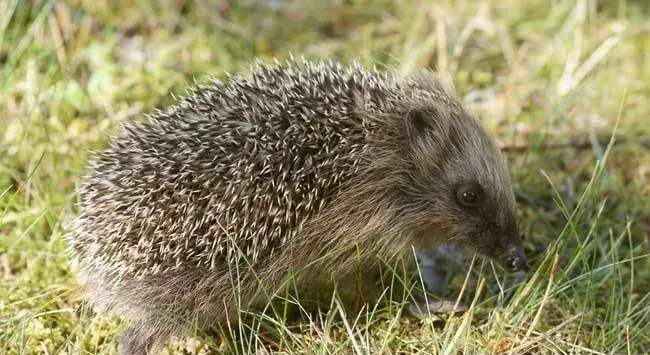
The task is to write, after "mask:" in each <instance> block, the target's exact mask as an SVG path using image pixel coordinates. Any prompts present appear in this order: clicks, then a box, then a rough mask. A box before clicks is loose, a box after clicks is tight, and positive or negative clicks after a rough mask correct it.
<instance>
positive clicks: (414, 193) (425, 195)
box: [406, 103, 525, 270]
mask: <svg viewBox="0 0 650 355" xmlns="http://www.w3.org/2000/svg"><path fill="white" fill-rule="evenodd" d="M444 107H446V106H443V105H437V104H435V103H433V104H431V105H429V106H425V107H422V108H418V109H415V110H411V111H410V112H409V113H408V114H407V120H406V124H407V137H408V141H409V154H410V156H411V159H410V162H411V164H412V168H411V169H409V174H410V176H409V179H408V180H409V181H410V183H409V185H410V187H409V191H408V192H407V193H408V194H409V197H408V198H407V199H406V200H407V201H408V202H407V203H408V204H409V207H408V209H409V210H410V211H417V212H416V214H417V217H415V216H414V218H416V219H418V221H415V223H416V224H417V225H418V226H419V230H418V233H416V235H417V237H416V238H418V239H419V240H417V241H416V244H419V245H421V246H423V247H426V244H427V243H433V240H432V238H435V240H436V241H437V242H440V241H442V242H446V243H450V244H455V245H458V246H461V247H466V248H470V249H473V250H474V251H476V252H478V253H479V254H481V255H484V256H486V257H488V258H490V259H493V260H495V261H498V262H499V263H501V264H502V265H504V266H506V267H508V268H511V269H515V270H516V269H519V268H520V267H522V266H523V265H524V263H525V255H524V252H523V248H522V246H521V238H520V236H519V233H518V231H517V225H516V218H515V214H516V211H515V208H516V206H515V199H514V193H513V189H512V185H511V181H510V177H509V174H508V170H507V167H506V163H505V160H504V159H503V156H502V154H501V152H500V150H499V149H498V147H497V146H496V144H495V143H494V141H493V140H492V139H491V138H490V137H489V135H488V134H487V132H485V130H484V129H483V127H481V125H480V123H479V122H478V121H476V120H475V119H474V118H472V117H470V116H469V115H467V114H466V113H465V112H463V111H462V110H457V111H456V112H451V111H448V110H446V109H445V108H444Z"/></svg>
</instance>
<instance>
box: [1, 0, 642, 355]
mask: <svg viewBox="0 0 650 355" xmlns="http://www.w3.org/2000/svg"><path fill="white" fill-rule="evenodd" d="M289 53H294V54H304V55H307V56H313V57H334V58H339V59H341V60H349V59H357V60H359V61H361V62H363V63H365V64H369V65H373V64H376V65H377V66H378V67H380V68H381V67H383V66H384V65H386V66H392V67H396V68H398V69H399V70H400V71H403V72H407V71H409V70H412V69H415V68H418V67H430V68H434V69H437V70H439V71H441V72H444V73H448V74H449V75H450V76H451V77H452V78H453V79H454V81H455V83H456V86H457V88H458V90H459V92H460V93H461V94H462V96H463V98H464V100H465V101H466V103H467V106H468V107H469V108H470V109H471V110H472V111H473V112H474V113H475V114H476V115H477V116H478V117H480V118H481V119H482V120H483V122H484V123H485V125H486V126H487V128H488V129H489V130H490V131H491V132H493V133H494V134H495V135H496V137H497V138H498V140H499V141H500V142H501V143H502V144H503V145H504V146H508V147H510V148H509V149H508V150H506V151H507V158H508V160H509V164H510V169H511V172H512V175H513V177H514V180H515V188H516V191H517V192H518V194H519V195H520V197H521V198H522V201H523V202H521V203H520V208H519V214H520V215H519V217H520V225H521V228H522V230H523V232H524V234H525V235H526V240H525V244H526V248H527V251H528V254H529V255H530V257H531V259H532V261H531V265H532V266H533V268H532V271H531V272H530V273H529V274H528V275H527V277H526V278H525V279H524V280H523V281H522V282H521V284H519V286H518V287H517V289H516V292H515V294H514V296H513V298H512V300H511V302H510V303H508V304H507V305H506V306H504V307H492V304H493V303H494V302H493V301H494V298H495V297H499V292H498V287H497V286H498V284H496V281H495V279H496V280H500V278H501V277H502V276H501V271H499V270H496V272H493V271H492V270H493V269H492V267H491V265H490V264H489V263H485V262H482V261H477V264H476V267H477V268H478V269H479V270H481V268H482V270H483V272H482V273H480V275H479V276H478V277H477V278H476V280H475V281H476V282H473V283H468V287H467V289H466V291H465V294H466V298H467V299H468V300H469V301H471V307H470V309H469V310H468V311H467V312H465V313H463V314H460V315H457V316H453V317H443V318H435V319H431V320H427V321H416V320H413V319H410V318H406V317H400V314H402V313H403V310H402V309H400V308H399V307H398V308H397V309H395V310H392V311H378V312H375V313H372V314H370V315H369V316H368V317H366V318H362V319H359V321H358V322H340V321H338V322H335V321H325V322H324V324H325V325H324V326H322V327H321V326H319V325H318V324H316V323H311V324H304V325H302V326H301V327H300V328H299V329H297V330H291V331H289V329H287V327H286V326H284V325H278V328H277V329H276V332H278V333H279V334H280V335H281V336H280V338H281V339H283V341H282V343H281V349H280V351H283V352H285V353H338V352H344V353H412V352H413V353H440V354H473V353H508V352H510V353H530V354H533V353H534V354H538V353H567V354H568V353H571V354H582V353H585V354H644V353H649V352H650V335H649V334H650V326H648V323H650V292H649V290H650V258H649V256H650V184H649V181H650V147H649V145H650V144H649V141H650V101H649V100H648V98H649V97H650V66H648V63H650V54H649V53H650V6H648V4H647V3H646V2H645V1H642V0H638V1H633V0H627V1H626V0H622V1H613V0H600V1H596V0H575V1H548V0H533V1H526V2H523V1H522V2H515V1H510V2H506V1H503V2H501V1H487V2H478V1H468V0H464V1H454V2H451V1H440V2H426V1H414V2H406V3H403V2H401V1H397V0H379V1H374V2H369V1H328V2H319V3H318V5H312V6H306V5H300V2H291V1H285V2H282V1H245V2H243V3H242V4H235V2H227V1H202V2H196V3H194V2H190V1H183V0H175V1H172V0H168V1H163V2H160V3H159V2H150V1H147V0H133V1H126V2H120V3H119V4H118V2H95V1H91V0H75V1H67V2H63V1H60V2H57V1H42V0H34V1H21V0H4V1H0V353H3V354H4V353H8V354H60V353H83V354H104V353H114V352H115V343H114V337H115V334H116V333H117V331H118V330H119V329H120V327H121V326H122V324H121V323H120V321H119V320H117V319H116V318H114V317H111V316H100V315H96V314H94V313H92V311H90V310H88V309H86V308H84V307H82V306H81V305H82V297H81V295H80V293H79V291H78V289H77V288H76V286H75V283H74V278H73V274H72V271H71V270H70V268H69V266H68V259H67V256H66V254H65V248H66V243H65V241H64V240H63V238H62V236H63V234H64V228H63V225H64V223H65V222H66V221H68V220H69V219H70V218H71V217H72V216H74V213H75V198H76V196H75V194H74V188H75V185H76V184H77V183H78V182H79V177H80V176H81V175H82V174H83V172H84V164H85V161H86V158H87V157H88V150H89V149H93V148H100V147H102V146H104V145H105V144H106V142H107V138H108V136H109V134H110V133H111V132H114V131H115V130H116V128H117V127H118V126H119V124H120V123H121V122H123V121H125V120H130V119H138V118H140V117H141V116H142V114H143V113H146V112H147V111H148V110H150V109H152V108H154V107H159V106H164V105H166V104H168V103H170V102H173V101H174V98H173V97H172V95H170V93H173V94H176V95H182V94H183V93H184V87H185V86H187V85H188V84H191V83H193V82H194V81H195V80H196V81H204V80H206V79H207V78H208V77H209V76H211V75H215V76H223V73H224V72H226V71H227V72H237V71H240V70H245V69H246V67H247V66H248V64H249V63H250V62H251V61H252V60H253V58H254V57H258V56H259V57H265V58H268V57H286V56H288V55H289ZM617 122H618V127H617V129H616V130H614V127H615V126H616V123H617ZM611 137H614V144H612V145H608V142H610V138H611ZM493 274H496V275H497V276H494V275H493ZM461 279H462V277H461ZM460 281H462V280H460ZM495 287H496V289H497V292H496V293H494V292H492V296H490V292H489V291H490V290H494V289H495ZM495 295H496V296H495ZM337 309H338V308H337V307H334V308H333V311H332V313H336V311H337ZM331 315H332V314H330V315H324V316H323V317H324V318H325V319H326V320H331V319H334V318H333V317H330V316H331ZM262 339H263V334H262V332H257V333H255V332H254V333H253V335H252V336H251V338H250V339H249V341H247V342H246V345H245V346H242V349H243V350H249V351H251V352H252V351H254V350H256V349H259V348H261V346H262V345H261V344H262V343H263V342H262V341H261V340H262ZM207 343H208V345H210V344H212V345H216V344H215V343H216V340H210V339H208V341H207ZM205 347H206V346H204V345H201V344H199V343H196V342H182V343H177V344H175V345H173V346H172V347H171V348H170V351H175V350H179V349H181V348H189V349H193V350H197V349H204V350H205ZM202 351H203V350H202ZM218 351H220V350H219V349H217V352H218Z"/></svg>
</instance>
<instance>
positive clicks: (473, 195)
mask: <svg viewBox="0 0 650 355" xmlns="http://www.w3.org/2000/svg"><path fill="white" fill-rule="evenodd" d="M482 195H483V189H482V188H481V186H480V185H479V184H465V185H461V186H460V187H458V189H457V190H456V200H457V201H458V203H459V204H460V205H462V206H465V207H474V206H476V205H477V204H478V203H479V202H480V201H481V197H482Z"/></svg>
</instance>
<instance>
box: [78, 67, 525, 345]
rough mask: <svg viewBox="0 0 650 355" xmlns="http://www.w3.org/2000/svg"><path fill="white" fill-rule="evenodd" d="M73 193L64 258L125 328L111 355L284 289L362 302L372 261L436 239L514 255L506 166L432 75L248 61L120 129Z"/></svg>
mask: <svg viewBox="0 0 650 355" xmlns="http://www.w3.org/2000/svg"><path fill="white" fill-rule="evenodd" d="M78 195H79V214H78V216H77V218H76V219H75V220H74V221H73V223H72V226H71V227H70V229H71V231H70V233H69V234H68V237H67V240H68V242H69V246H70V247H69V252H70V254H71V256H72V260H73V263H74V265H75V266H76V268H77V271H78V277H79V282H80V283H81V284H82V285H83V287H84V288H85V292H86V294H87V299H88V301H89V303H90V304H91V305H93V306H94V307H95V308H96V309H97V310H98V311H100V312H109V311H110V312H114V313H116V314H117V315H118V316H120V317H121V318H123V319H124V320H126V321H127V323H128V324H129V326H128V327H127V329H126V330H125V331H124V332H123V333H122V334H121V335H120V336H119V340H118V352H119V353H120V354H149V353H156V352H157V351H159V350H160V349H161V348H162V347H163V346H164V345H165V344H166V343H167V342H168V341H169V339H170V337H172V336H180V337H183V336H187V335H188V332H189V329H190V324H195V325H198V326H199V327H201V328H204V329H215V328H216V327H228V326H229V327H232V326H233V325H235V324H236V323H237V321H238V320H239V319H241V317H238V312H241V311H242V310H244V311H250V312H255V311H261V310H262V309H263V308H264V307H265V306H266V305H268V302H269V299H270V298H273V296H274V295H277V294H278V293H279V292H282V291H281V290H282V289H283V288H284V287H286V285H287V284H288V283H291V285H292V289H294V290H295V291H296V294H297V295H301V294H304V295H305V296H304V299H305V300H306V301H308V299H310V297H312V296H313V298H314V299H318V297H319V296H320V295H318V294H319V293H321V292H325V291H323V290H332V289H334V288H337V287H338V289H340V290H342V291H341V293H342V294H345V291H344V290H345V287H346V286H345V285H349V284H354V283H355V281H354V280H359V279H361V280H364V283H363V286H362V287H363V288H362V291H361V294H362V296H363V297H362V300H361V302H360V303H359V290H358V289H357V286H355V290H356V291H355V290H353V291H351V292H348V293H347V296H349V297H350V298H355V299H356V304H368V303H369V302H373V300H376V297H377V295H378V294H381V292H382V291H383V290H382V289H381V287H379V286H377V285H378V284H377V282H376V277H375V276H376V270H377V265H378V264H381V262H382V260H395V259H396V258H398V257H400V256H403V255H408V254H412V253H413V251H414V250H416V251H417V250H425V249H428V250H430V249H432V248H435V247H436V246H438V245H441V244H443V243H445V244H451V245H457V246H460V247H463V248H467V249H469V250H472V251H474V252H476V253H478V254H480V255H482V256H485V257H486V258H488V259H490V260H495V261H497V262H499V263H501V264H502V265H504V266H506V267H508V268H512V269H518V268H520V267H521V266H522V265H523V264H524V263H525V255H524V252H523V249H522V244H521V238H520V235H519V234H518V231H517V224H516V204H515V198H514V193H513V188H512V182H511V179H510V177H509V174H508V170H507V166H506V161H505V159H504V157H503V156H502V154H501V152H500V150H499V148H498V146H497V144H496V142H495V140H494V139H493V138H492V137H491V136H490V135H489V134H488V133H487V131H486V130H485V128H484V127H483V126H482V125H481V123H480V122H479V121H478V120H477V119H476V118H474V117H473V116H472V115H471V114H469V113H468V112H467V111H466V110H465V109H464V108H463V106H462V104H461V102H460V100H459V98H458V97H457V96H456V94H455V92H454V89H453V87H452V85H451V84H450V83H448V82H447V81H445V80H442V79H441V78H440V77H438V76H437V75H436V74H435V73H433V72H431V71H428V70H420V71H416V72H414V73H411V74H408V75H397V74H394V73H391V72H390V70H384V71H379V70H377V69H374V68H373V69H368V68H366V67H364V66H362V65H360V64H358V63H356V62H353V63H348V64H342V63H340V62H336V61H333V60H320V61H316V60H306V59H301V60H294V59H290V60H287V61H286V62H284V63H280V62H279V61H277V60H276V61H275V62H273V63H264V62H262V61H256V62H255V63H254V64H253V65H252V67H251V69H250V71H249V73H248V74H247V75H240V74H236V75H228V77H227V79H225V80H223V81H222V80H218V79H212V80H211V81H209V82H208V83H206V84H197V85H195V86H194V88H193V89H191V90H189V92H188V93H187V94H186V96H185V97H184V98H181V99H178V101H177V102H176V104H174V105H172V106H171V107H168V108H166V109H157V110H154V111H153V112H152V113H150V114H149V115H147V119H146V120H144V121H140V120H134V121H133V122H128V123H126V124H124V126H123V127H122V130H121V132H120V133H118V134H117V135H116V136H114V137H113V138H112V139H111V140H110V146H109V147H108V148H106V149H104V150H100V151H96V152H93V157H92V159H91V162H90V163H89V165H88V172H87V175H86V176H85V177H84V179H83V181H82V182H81V183H80V185H79V188H78ZM359 275H361V276H359ZM301 292H302V293H301ZM314 294H316V295H314ZM297 297H298V299H299V300H302V299H303V298H301V297H300V296H297ZM345 297H346V296H342V298H345ZM351 303H354V302H353V301H350V302H347V301H344V304H351ZM351 307H353V306H351Z"/></svg>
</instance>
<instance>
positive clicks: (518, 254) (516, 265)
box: [505, 245, 526, 271]
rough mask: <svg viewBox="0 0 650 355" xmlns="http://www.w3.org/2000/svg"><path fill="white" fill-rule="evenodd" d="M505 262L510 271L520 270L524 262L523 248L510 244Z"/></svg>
mask: <svg viewBox="0 0 650 355" xmlns="http://www.w3.org/2000/svg"><path fill="white" fill-rule="evenodd" d="M505 264H506V265H505V266H506V267H508V268H509V269H510V270H512V271H519V270H521V269H522V268H523V267H524V265H525V264H526V254H525V253H524V249H523V248H522V247H521V246H518V245H512V246H510V247H509V248H508V253H507V256H506V260H505Z"/></svg>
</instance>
